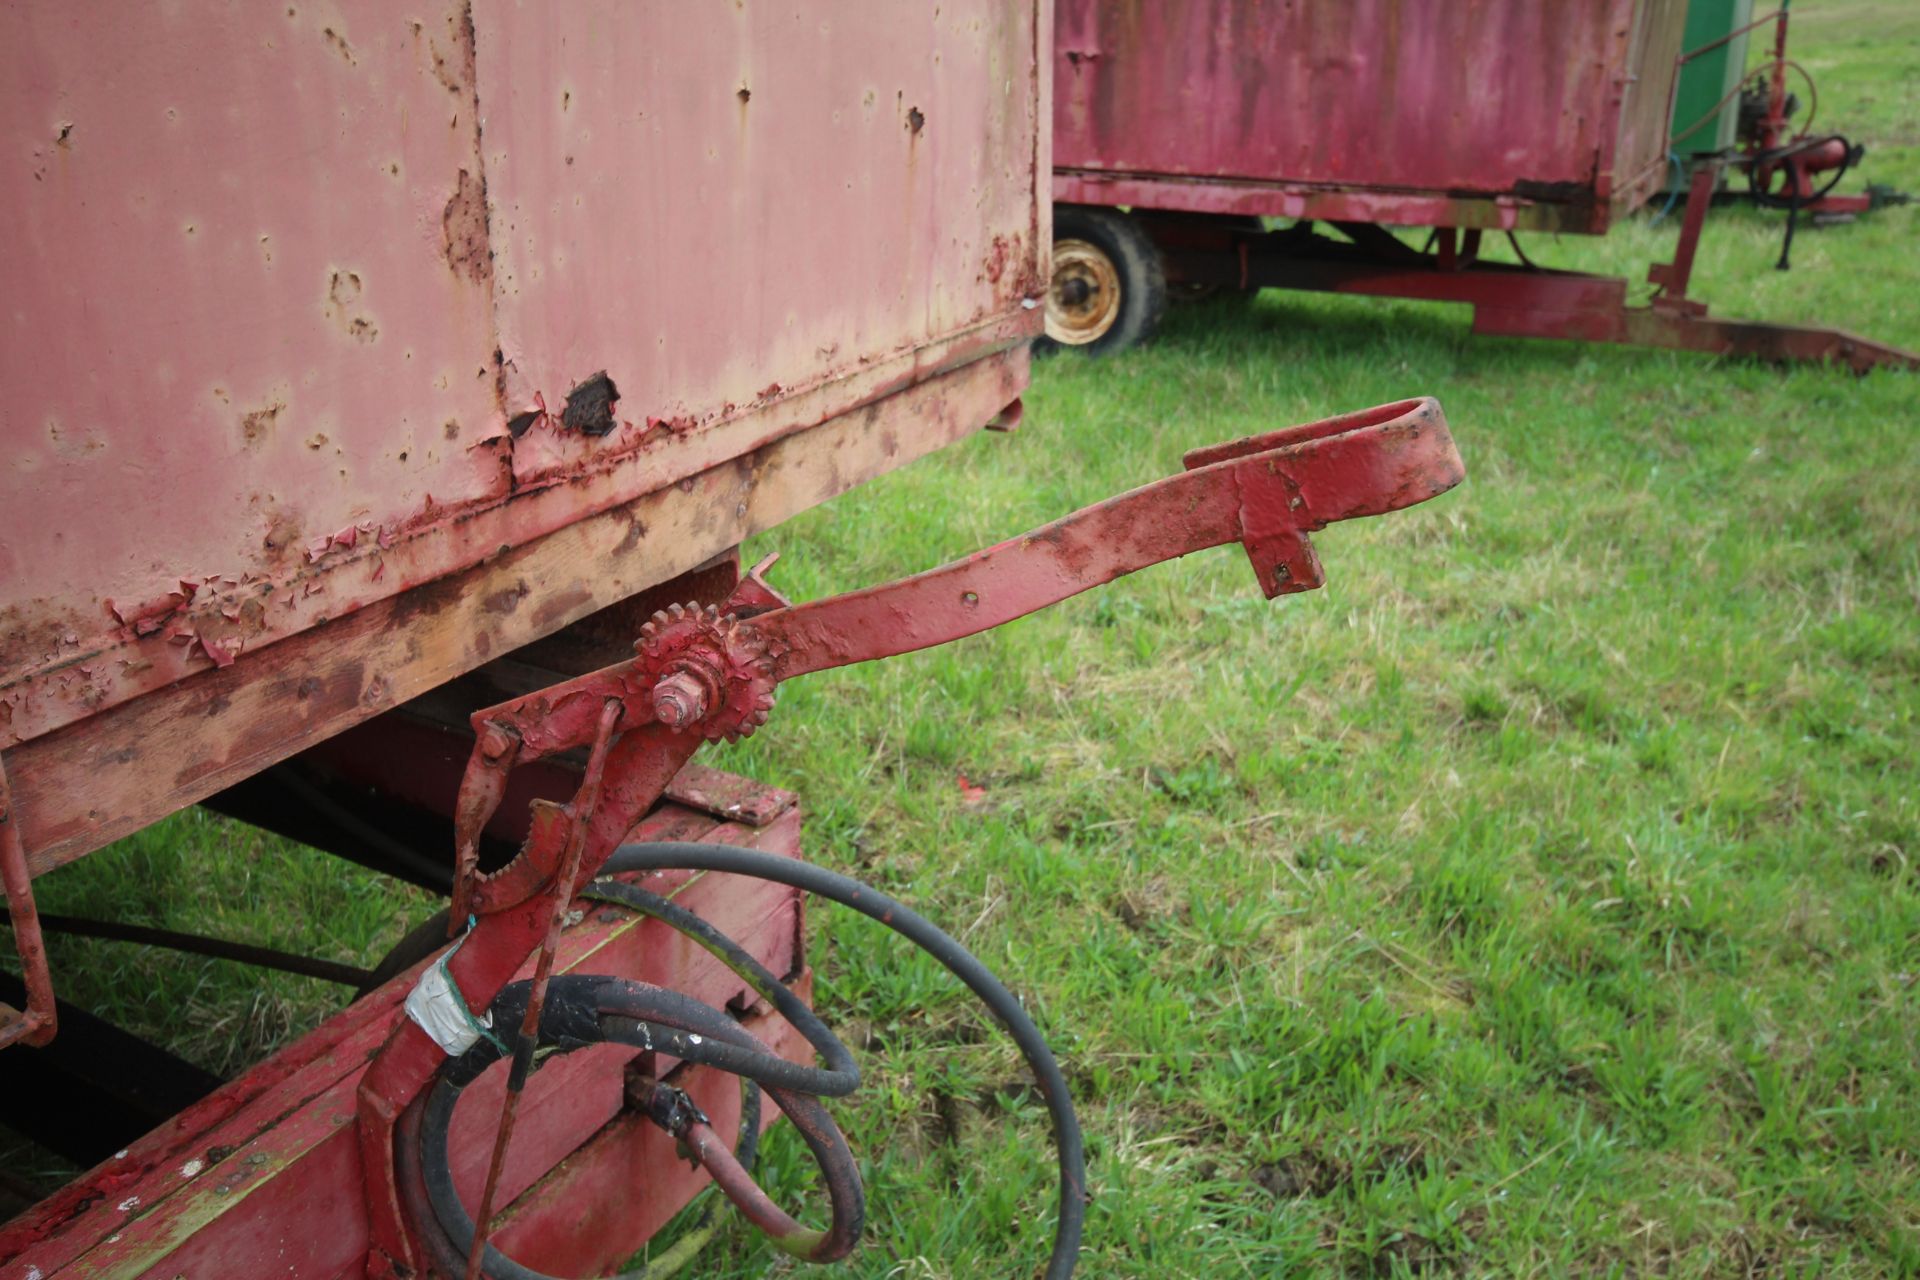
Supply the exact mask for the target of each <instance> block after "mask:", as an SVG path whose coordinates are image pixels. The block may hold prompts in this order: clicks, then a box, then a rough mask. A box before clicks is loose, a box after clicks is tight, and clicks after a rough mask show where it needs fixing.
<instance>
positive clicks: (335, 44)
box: [287, 9, 360, 67]
mask: <svg viewBox="0 0 1920 1280" xmlns="http://www.w3.org/2000/svg"><path fill="white" fill-rule="evenodd" d="M287 12H288V13H292V12H293V11H292V10H291V9H289V10H288V11H287ZM321 34H322V35H323V36H325V37H326V40H327V44H328V45H330V46H331V47H332V49H333V51H334V52H335V53H337V54H339V55H340V56H341V57H342V58H344V59H346V62H347V65H348V66H350V67H357V66H359V65H360V60H359V59H358V58H356V57H354V56H353V46H352V45H350V44H348V43H347V38H346V37H345V36H343V35H341V34H340V33H339V32H338V31H335V30H334V29H333V28H332V27H328V28H327V29H326V30H325V31H323V32H321Z"/></svg>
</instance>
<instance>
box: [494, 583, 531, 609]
mask: <svg viewBox="0 0 1920 1280" xmlns="http://www.w3.org/2000/svg"><path fill="white" fill-rule="evenodd" d="M531 590H532V589H531V588H530V587H528V586H527V584H526V583H524V582H516V583H514V584H513V585H512V586H510V587H503V588H501V589H500V590H499V591H496V592H494V593H493V594H492V595H490V596H488V597H487V599H486V602H485V604H484V605H483V606H482V607H483V608H485V609H486V611H487V612H488V613H492V614H499V615H501V616H503V617H504V616H505V615H507V614H510V613H512V612H513V611H514V610H516V609H518V608H519V607H520V602H521V601H522V600H525V599H526V598H527V596H528V595H529V594H530V593H531Z"/></svg>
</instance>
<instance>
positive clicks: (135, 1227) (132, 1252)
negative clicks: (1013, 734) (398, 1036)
mask: <svg viewBox="0 0 1920 1280" xmlns="http://www.w3.org/2000/svg"><path fill="white" fill-rule="evenodd" d="M740 781H742V782H744V781H745V780H744V779H742V780H740ZM684 816H685V815H684V814H676V812H675V809H674V808H673V807H671V806H663V807H661V808H658V809H656V810H654V812H653V813H652V814H650V815H648V817H647V819H646V820H645V821H644V822H643V823H642V824H641V825H640V826H639V827H637V828H636V829H635V831H634V837H635V838H636V839H649V838H660V835H661V833H663V832H666V833H671V834H672V835H673V838H677V839H693V840H703V841H718V842H722V843H734V844H743V845H749V846H753V847H766V848H773V849H776V850H780V849H790V848H792V847H795V844H796V842H797V839H798V834H797V831H798V828H797V824H798V822H799V820H800V819H799V815H798V814H797V813H790V814H789V815H787V817H786V819H785V820H784V821H783V822H781V823H779V824H777V825H776V826H775V827H774V829H772V830H765V831H756V832H749V831H746V830H744V829H742V828H741V827H740V826H739V825H737V824H732V823H726V822H722V823H719V824H709V825H707V826H705V827H703V828H701V829H700V830H698V831H697V832H688V831H685V830H684V829H682V828H681V827H680V826H678V825H677V824H678V822H679V820H680V819H682V818H684ZM713 879H714V878H713V877H711V876H709V875H707V874H705V873H695V872H675V873H668V874H667V875H665V876H663V877H661V878H659V879H656V880H650V881H649V882H648V887H649V888H650V889H651V890H653V891H654V892H656V893H659V894H661V895H662V896H665V897H669V898H674V899H676V900H681V895H682V894H683V893H687V894H690V896H692V897H694V898H699V897H700V896H701V895H703V894H710V893H711V892H712V891H713V886H712V885H711V884H703V882H710V881H712V880H713ZM721 879H723V880H724V877H722V878H721ZM695 905H697V904H695ZM706 910H710V908H707V909H706ZM647 927H648V925H647V922H646V920H645V919H644V918H642V917H638V916H631V915H627V914H626V913H611V914H610V913H592V914H589V915H588V916H587V917H586V918H585V919H584V920H583V921H582V922H581V923H580V924H578V925H576V926H575V927H574V928H573V929H571V930H570V931H569V933H568V936H567V938H566V941H565V942H564V944H563V946H562V952H561V960H560V962H559V965H558V968H559V969H560V970H561V971H566V972H573V971H578V970H579V969H580V968H581V966H583V965H586V964H589V963H593V964H595V965H597V966H599V967H600V968H606V967H608V965H609V960H608V956H609V954H610V951H609V949H618V948H619V947H621V946H623V945H626V944H627V943H628V941H629V940H630V939H631V938H636V937H638V936H640V935H639V934H638V933H636V931H637V930H643V929H645V928H647ZM795 927H796V929H797V928H798V927H799V926H798V924H796V926H795ZM794 937H795V938H796V939H798V938H799V937H800V935H799V934H798V933H796V934H795V935H794ZM794 945H795V950H794V951H793V954H794V955H795V956H804V955H805V951H804V949H803V947H801V946H800V944H799V943H798V942H797V941H796V943H795V944H794ZM425 963H427V962H425V961H423V962H422V964H425ZM418 967H419V966H416V967H415V970H409V971H408V973H406V974H402V975H399V976H398V977H396V978H395V979H393V980H392V981H391V982H389V983H388V984H387V985H386V986H385V987H383V988H381V989H380V990H379V991H378V992H374V993H372V994H370V995H368V996H367V997H366V998H365V999H363V1000H360V1001H357V1002H355V1003H354V1004H352V1005H349V1006H348V1007H347V1008H346V1009H343V1010H341V1011H340V1012H339V1013H337V1014H335V1015H333V1016H332V1017H331V1018H329V1019H327V1020H326V1021H325V1022H323V1023H321V1024H320V1026H319V1027H317V1028H315V1029H314V1030H313V1031H312V1032H311V1033H309V1034H308V1035H306V1036H303V1037H302V1038H300V1039H299V1040H296V1041H295V1042H294V1043H292V1044H291V1045H288V1046H287V1047H286V1048H284V1049H282V1050H280V1051H279V1052H278V1053H276V1054H275V1055H273V1056H272V1057H271V1058H269V1059H267V1061H265V1062H263V1063H261V1064H259V1065H258V1066H257V1067H255V1068H254V1069H253V1070H251V1071H249V1072H248V1073H247V1074H245V1075H243V1076H240V1077H238V1078H236V1079H234V1080H232V1081H229V1082H228V1083H227V1084H225V1085H222V1086H221V1087H220V1088H218V1089H216V1090H215V1091H214V1092H213V1093H211V1094H209V1095H208V1096H207V1097H206V1098H204V1099H202V1100H201V1101H200V1102H198V1103H196V1104H194V1105H193V1106H192V1107H190V1108H188V1109H187V1110H186V1111H184V1112H182V1113H181V1114H180V1115H179V1116H176V1117H175V1118H174V1119H173V1120H172V1121H169V1122H168V1123H167V1124H165V1125H162V1126H161V1127H159V1128H156V1129H155V1130H153V1131H152V1132H151V1133H149V1134H147V1135H146V1136H145V1137H143V1138H140V1139H139V1140H137V1141H136V1142H134V1143H132V1144H130V1145H129V1147H128V1149H127V1150H126V1151H124V1152H121V1153H119V1154H118V1155H116V1156H115V1157H114V1158H113V1159H111V1160H108V1161H106V1162H104V1163H103V1164H101V1165H99V1166H97V1167H95V1168H94V1169H92V1170H90V1171H89V1172H87V1173H86V1174H84V1175H82V1176H81V1177H80V1178H77V1179H76V1180H74V1181H73V1182H71V1183H69V1184H68V1185H67V1186H65V1187H63V1188H61V1189H60V1190H59V1191H57V1192H55V1193H54V1194H53V1195H52V1196H50V1197H48V1198H47V1199H46V1200H43V1201H41V1202H40V1203H39V1204H37V1205H34V1206H33V1207H32V1208H30V1209H28V1210H26V1211H25V1212H24V1213H21V1214H20V1215H19V1216H17V1217H15V1218H13V1219H12V1220H11V1221H8V1222H4V1223H0V1268H3V1267H5V1266H7V1265H9V1264H19V1265H21V1266H22V1267H23V1268H25V1267H37V1268H39V1269H40V1271H41V1272H42V1273H43V1274H44V1275H46V1276H48V1277H49V1278H50V1280H51V1278H52V1277H56V1276H59V1275H63V1274H84V1275H88V1276H92V1277H96V1278H98V1277H104V1276H117V1275H123V1274H124V1275H127V1276H129V1277H131V1276H133V1275H138V1274H142V1273H143V1272H144V1271H145V1270H146V1268H147V1267H149V1266H151V1265H153V1264H154V1263H156V1262H157V1261H158V1260H159V1259H158V1257H157V1256H155V1255H154V1253H153V1250H154V1249H155V1247H156V1244H157V1245H158V1246H159V1248H160V1249H161V1251H162V1252H166V1251H171V1249H172V1248H173V1247H176V1246H177V1245H178V1244H179V1243H180V1242H181V1241H182V1240H184V1239H185V1238H186V1236H187V1235H189V1234H191V1229H192V1227H191V1225H189V1226H188V1228H187V1229H186V1230H185V1231H182V1230H179V1229H178V1228H177V1227H175V1226H173V1225H172V1224H171V1223H168V1224H167V1225H162V1224H163V1223H165V1222H167V1220H168V1219H171V1218H175V1217H184V1218H185V1219H186V1220H187V1222H188V1223H189V1224H194V1223H199V1224H204V1222H206V1221H207V1220H209V1219H210V1217H211V1216H214V1215H217V1214H220V1213H225V1212H229V1211H231V1210H232V1209H233V1208H234V1207H236V1206H237V1204H238V1201H239V1199H240V1198H242V1197H244V1195H245V1194H246V1192H245V1191H242V1190H241V1189H240V1188H241V1186H242V1184H243V1182H245V1181H247V1180H251V1179H258V1178H260V1176H261V1175H262V1174H263V1173H271V1172H272V1171H273V1169H275V1168H278V1167H280V1166H282V1165H284V1164H287V1163H290V1162H292V1161H294V1160H297V1159H298V1153H299V1152H303V1151H306V1150H309V1149H310V1148H311V1146H312V1144H313V1141H314V1140H316V1139H318V1138H323V1137H325V1136H326V1134H325V1133H323V1132H313V1133H309V1132H308V1131H307V1126H304V1125H302V1124H300V1123H298V1121H299V1120H300V1118H301V1117H302V1116H305V1115H324V1117H325V1128H326V1130H328V1131H331V1130H333V1129H337V1128H339V1127H340V1122H339V1121H337V1120H336V1119H334V1117H335V1116H337V1115H339V1114H341V1109H340V1106H339V1105H337V1104H335V1102H334V1100H335V1099H336V1098H339V1099H344V1100H345V1101H344V1107H345V1111H346V1112H347V1113H351V1111H352V1108H353V1103H352V1090H353V1088H354V1085H355V1083H356V1077H357V1076H358V1074H359V1073H360V1072H361V1071H362V1070H363V1069H364V1067H365V1065H366V1063H367V1061H368V1059H369V1057H370V1056H371V1053H372V1051H373V1049H375V1048H376V1047H377V1046H378V1045H379V1043H380V1042H381V1040H382V1039H383V1038H384V1036H385V1035H386V1033H387V1031H388V1028H389V1026H390V1023H391V1020H392V1018H393V1016H394V1015H395V1014H396V1013H397V1012H398V1010H399V1008H400V1005H401V1002H402V1000H403V999H404V998H405V996H406V993H407V991H408V989H409V988H410V987H411V986H412V975H413V973H414V972H415V971H416V970H417V969H418ZM611 967H613V968H614V969H616V970H617V969H620V968H621V966H620V965H619V964H618V963H613V964H612V965H611ZM802 1043H804V1042H802ZM729 1083H730V1081H729ZM289 1121H293V1122H295V1123H293V1124H292V1125H291V1129H292V1132H289ZM275 1135H283V1136H284V1137H285V1138H286V1139H287V1140H286V1141H281V1139H280V1138H279V1137H276V1136H275ZM255 1144H271V1145H272V1146H273V1147H274V1148H275V1150H276V1152H277V1155H276V1157H275V1158H274V1164H273V1166H272V1168H269V1167H267V1166H265V1165H260V1164H248V1163H247V1157H248V1155H249V1154H250V1149H253V1148H254V1146H255ZM236 1175H237V1176H236ZM221 1184H225V1185H227V1187H228V1189H227V1190H224V1191H221V1190H216V1187H217V1186H218V1185H221ZM248 1189H251V1188H248ZM209 1192H212V1193H213V1194H212V1195H211V1196H210V1195H209V1194H208V1193H209ZM235 1192H239V1194H238V1195H235V1194H234V1193H235ZM512 1193H513V1196H514V1197H515V1198H516V1204H515V1206H514V1212H513V1213H512V1214H509V1215H508V1217H510V1218H512V1217H518V1216H522V1215H523V1214H524V1213H525V1211H526V1210H527V1209H528V1208H531V1206H528V1205H523V1204H520V1203H518V1199H517V1198H518V1197H519V1196H520V1195H522V1194H523V1188H522V1187H521V1186H520V1185H518V1184H516V1185H515V1186H514V1187H513V1188H512ZM354 1194H355V1196H356V1198H357V1191H356V1192H355V1193H354ZM230 1197H231V1198H230ZM176 1199H177V1200H179V1201H180V1203H179V1204H174V1205H171V1206H170V1202H171V1201H175V1200H176ZM196 1199H197V1200H199V1201H201V1202H202V1204H201V1206H200V1207H198V1208H185V1207H184V1206H185V1205H187V1204H188V1203H190V1202H192V1201H194V1200H196ZM208 1201H211V1203H206V1202H208ZM343 1225H347V1226H349V1227H350V1226H351V1225H352V1224H343ZM360 1230H361V1231H362V1233H363V1234H364V1228H363V1227H362V1228H360ZM509 1234H511V1233H509ZM168 1242H171V1243H168ZM360 1247H361V1248H364V1245H361V1246H360ZM89 1254H92V1256H91V1257H89V1256H88V1255H89ZM109 1255H111V1257H109ZM141 1258H144V1259H145V1261H140V1260H139V1259H141ZM70 1266H73V1267H77V1268H78V1271H77V1272H73V1273H69V1272H67V1271H65V1270H63V1269H64V1268H67V1267H70ZM123 1269H124V1270H123ZM7 1274H9V1275H10V1274H12V1273H11V1272H8V1273H7ZM22 1274H25V1271H24V1269H23V1271H22Z"/></svg>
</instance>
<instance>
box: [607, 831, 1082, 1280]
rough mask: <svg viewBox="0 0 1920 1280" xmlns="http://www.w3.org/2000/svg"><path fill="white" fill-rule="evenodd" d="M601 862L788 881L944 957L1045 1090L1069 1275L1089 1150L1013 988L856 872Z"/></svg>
mask: <svg viewBox="0 0 1920 1280" xmlns="http://www.w3.org/2000/svg"><path fill="white" fill-rule="evenodd" d="M604 870H605V871H606V872H609V873H626V872H636V871H667V870H687V871H718V872H724V873H727V874H731V875H744V876H752V877H755V878H756V879H761V880H771V881H774V882H775V883H777V884H784V885H790V886H792V887H793V888H796V889H799V890H801V891H802V892H803V893H810V894H813V895H814V896H815V897H818V898H825V899H827V900H828V901H830V902H837V903H840V904H841V905H843V906H847V907H851V908H853V909H854V910H855V911H858V912H860V913H861V914H862V915H865V916H868V917H870V918H871V919H874V920H878V921H879V922H880V923H881V924H884V925H886V926H887V927H888V928H889V929H892V930H893V931H894V932H895V933H898V934H900V935H901V936H902V937H904V938H906V939H907V940H909V941H910V942H912V943H914V944H915V945H916V946H918V947H920V948H921V949H922V950H924V951H926V952H927V953H929V954H930V955H932V956H933V958H934V959H936V960H938V961H939V962H940V963H941V964H943V965H945V966H946V968H947V971H948V972H950V973H952V974H953V975H954V976H955V977H956V978H959V979H960V981H962V982H964V983H965V984H966V985H967V988H968V989H969V990H971V991H972V992H973V994H974V995H976V996H978V997H979V998H980V1001H981V1003H983V1004H985V1005H986V1006H987V1008H988V1009H989V1010H991V1011H992V1013H993V1016H994V1017H995V1018H997V1019H998V1020H999V1021H1000V1025H1001V1026H1003V1027H1005V1028H1006V1030H1007V1033H1008V1034H1009V1035H1011V1036H1012V1037H1013V1040H1014V1043H1015V1044H1017V1045H1019V1046H1020V1052H1021V1053H1022V1054H1024V1055H1025V1057H1026V1059H1027V1065H1028V1067H1029V1068H1030V1069H1031V1070H1032V1071H1033V1075H1034V1079H1035V1080H1036V1081H1037V1082H1038V1083H1039V1085H1040V1092H1041V1094H1042V1096H1044V1097H1045V1098H1046V1101H1047V1110H1048V1112H1049V1113H1050V1114H1051V1115H1052V1117H1053V1140H1054V1146H1055V1148H1056V1149H1057V1151H1058V1154H1059V1161H1060V1220H1059V1225H1058V1226H1057V1227H1056V1228H1055V1231H1054V1240H1053V1255H1052V1257H1051V1258H1050V1259H1049V1261H1048V1263H1047V1270H1046V1273H1045V1274H1046V1280H1067V1277H1069V1276H1071V1275H1072V1274H1073V1268H1074V1264H1075V1263H1076V1262H1077V1261H1078V1259H1079V1254H1080V1234H1081V1231H1082V1230H1083V1228H1084V1226H1085V1223H1086V1210H1087V1194H1086V1185H1087V1181H1086V1157H1085V1153H1084V1152H1083V1150H1082V1148H1081V1141H1080V1121H1079V1118H1078V1117H1077V1116H1075V1115H1074V1111H1073V1098H1072V1095H1071V1094H1070V1093H1069V1092H1068V1089H1067V1081H1066V1077H1065V1076H1063V1075H1062V1074H1061V1073H1060V1064H1059V1063H1058V1062H1056V1061H1054V1057H1053V1052H1052V1050H1050V1049H1048V1047H1047V1041H1046V1038H1045V1037H1044V1036H1042V1035H1041V1034H1040V1029H1039V1028H1038V1027H1036V1026H1034V1024H1033V1019H1031V1018H1029V1017H1028V1016H1027V1012H1026V1010H1025V1009H1023V1008H1021V1007H1020V1002H1019V1000H1018V999H1016V998H1015V996H1014V994H1013V993H1012V992H1011V991H1008V990H1007V988H1006V987H1005V986H1004V985H1002V984H1001V982H1000V980H999V979H998V978H996V977H994V976H993V974H992V973H991V972H990V971H989V970H988V969H987V967H986V966H985V965H983V964H981V963H980V962H979V961H978V960H976V959H974V958H973V956H972V954H971V953H969V952H968V951H967V949H966V948H965V947H963V946H961V945H960V944H959V943H958V942H955V941H954V940H953V939H952V938H950V937H948V936H947V935H946V934H945V933H944V932H942V931H941V930H940V929H938V928H937V927H935V926H934V925H933V924H932V923H930V922H929V921H927V920H925V919H923V918H922V917H921V916H919V915H917V914H915V913H914V912H912V911H910V910H908V909H907V908H906V907H904V906H902V905H901V904H900V903H898V902H896V901H894V900H893V899H892V898H890V897H888V896H887V895H886V894H884V893H881V892H880V891H879V890H877V889H874V888H871V887H869V886H867V885H864V884H861V883H860V882H859V881H858V880H854V879H851V878H849V877H847V876H843V875H840V874H838V873H836V872H832V871H828V870H826V869H825V868H823V867H817V866H814V865H813V864H812V863H807V862H801V861H799V860H798V859H795V858H788V857H782V856H780V855H778V854H772V853H763V852H761V851H760V850H757V849H739V848H734V847H732V846H729V845H717V844H689V843H679V842H660V843H649V844H628V845H621V846H620V847H619V848H618V849H616V850H614V852H613V856H612V857H611V858H609V859H608V860H607V864H606V866H605V868H604Z"/></svg>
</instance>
